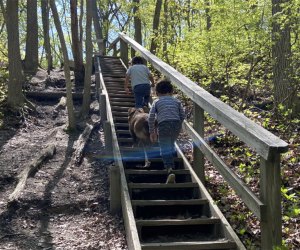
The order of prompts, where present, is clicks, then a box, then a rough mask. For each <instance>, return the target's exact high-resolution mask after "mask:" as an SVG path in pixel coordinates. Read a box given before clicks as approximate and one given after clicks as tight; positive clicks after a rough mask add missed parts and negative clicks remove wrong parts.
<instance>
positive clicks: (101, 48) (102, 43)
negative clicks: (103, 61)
mask: <svg viewBox="0 0 300 250" xmlns="http://www.w3.org/2000/svg"><path fill="white" fill-rule="evenodd" d="M97 43H98V48H99V54H100V55H101V56H104V55H105V54H106V53H105V40H104V39H98V40H97Z"/></svg>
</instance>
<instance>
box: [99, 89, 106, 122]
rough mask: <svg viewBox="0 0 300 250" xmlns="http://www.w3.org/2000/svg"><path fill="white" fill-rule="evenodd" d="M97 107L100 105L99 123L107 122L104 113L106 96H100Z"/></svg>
mask: <svg viewBox="0 0 300 250" xmlns="http://www.w3.org/2000/svg"><path fill="white" fill-rule="evenodd" d="M99 100H100V102H99V105H100V107H99V108H100V116H101V121H102V122H105V121H107V113H106V95H105V94H100V96H99Z"/></svg>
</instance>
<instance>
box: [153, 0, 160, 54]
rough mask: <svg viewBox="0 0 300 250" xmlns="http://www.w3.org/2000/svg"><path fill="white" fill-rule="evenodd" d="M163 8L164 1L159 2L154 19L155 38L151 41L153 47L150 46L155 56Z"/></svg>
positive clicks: (157, 2)
mask: <svg viewBox="0 0 300 250" xmlns="http://www.w3.org/2000/svg"><path fill="white" fill-rule="evenodd" d="M161 6H162V0H157V1H156V6H155V13H154V17H153V37H152V39H151V46H150V52H151V53H152V54H154V55H155V52H156V49H157V39H158V26H159V20H160V10H161Z"/></svg>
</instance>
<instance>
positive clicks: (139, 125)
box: [128, 108, 151, 167]
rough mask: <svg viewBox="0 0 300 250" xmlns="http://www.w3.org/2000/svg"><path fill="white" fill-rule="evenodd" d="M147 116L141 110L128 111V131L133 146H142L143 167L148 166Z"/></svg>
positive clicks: (148, 139)
mask: <svg viewBox="0 0 300 250" xmlns="http://www.w3.org/2000/svg"><path fill="white" fill-rule="evenodd" d="M148 116H149V114H147V113H145V111H144V110H143V109H142V108H138V109H137V108H129V109H128V124H129V131H130V134H131V136H132V139H133V142H134V146H141V144H142V146H143V150H144V153H145V167H149V166H150V162H149V160H148V157H147V153H146V149H147V147H148V146H149V145H150V144H151V141H150V134H149V124H148Z"/></svg>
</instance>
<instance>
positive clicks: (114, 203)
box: [109, 165, 122, 214]
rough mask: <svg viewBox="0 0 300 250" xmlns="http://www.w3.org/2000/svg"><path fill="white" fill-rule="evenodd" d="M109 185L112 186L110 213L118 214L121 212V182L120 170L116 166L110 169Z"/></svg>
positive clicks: (110, 189)
mask: <svg viewBox="0 0 300 250" xmlns="http://www.w3.org/2000/svg"><path fill="white" fill-rule="evenodd" d="M109 179H110V181H109V184H110V188H109V191H110V194H109V195H110V205H109V208H110V212H111V213H112V214H117V213H119V212H120V211H121V209H122V205H121V183H120V182H121V180H120V169H119V167H118V166H116V165H112V166H111V167H110V169H109Z"/></svg>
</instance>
